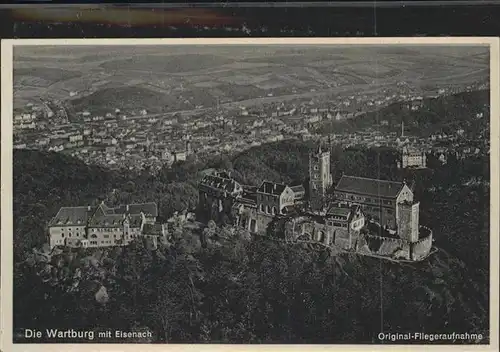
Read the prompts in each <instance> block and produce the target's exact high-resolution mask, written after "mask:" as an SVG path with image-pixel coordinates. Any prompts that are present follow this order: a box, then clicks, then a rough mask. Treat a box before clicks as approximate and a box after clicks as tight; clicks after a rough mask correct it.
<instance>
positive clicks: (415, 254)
mask: <svg viewBox="0 0 500 352" xmlns="http://www.w3.org/2000/svg"><path fill="white" fill-rule="evenodd" d="M422 228H424V229H426V230H428V231H429V235H428V236H427V237H424V238H422V239H420V240H419V241H417V242H415V243H411V259H412V260H420V259H423V258H425V257H426V256H427V255H428V254H429V253H430V251H431V249H432V231H430V230H429V229H428V228H426V227H424V226H422Z"/></svg>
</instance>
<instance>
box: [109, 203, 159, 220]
mask: <svg viewBox="0 0 500 352" xmlns="http://www.w3.org/2000/svg"><path fill="white" fill-rule="evenodd" d="M114 211H115V213H116V214H140V213H141V212H142V213H144V215H146V216H155V217H156V216H158V206H157V205H156V203H154V202H150V203H140V204H129V205H120V206H119V207H118V208H115V209H114Z"/></svg>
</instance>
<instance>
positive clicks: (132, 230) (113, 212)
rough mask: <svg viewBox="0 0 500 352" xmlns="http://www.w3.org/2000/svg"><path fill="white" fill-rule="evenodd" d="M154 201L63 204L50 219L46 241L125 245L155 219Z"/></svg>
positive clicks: (80, 245)
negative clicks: (118, 204)
mask: <svg viewBox="0 0 500 352" xmlns="http://www.w3.org/2000/svg"><path fill="white" fill-rule="evenodd" d="M157 216H158V208H157V205H156V203H142V204H128V205H121V206H119V207H116V208H110V207H108V206H107V205H106V204H105V203H104V202H102V203H101V204H99V205H98V206H77V207H62V208H61V209H60V210H59V211H58V213H57V214H56V216H54V218H52V220H51V221H50V222H49V226H48V227H49V245H50V247H51V248H53V247H55V246H68V247H73V248H91V247H112V246H126V245H128V244H129V243H130V242H132V241H133V240H135V239H136V238H138V237H140V236H142V235H143V231H144V229H145V226H146V225H147V226H146V227H148V226H158V225H159V226H160V227H161V228H162V231H163V232H162V235H164V236H166V235H167V232H166V231H167V228H166V226H163V225H162V224H157V223H156V218H157Z"/></svg>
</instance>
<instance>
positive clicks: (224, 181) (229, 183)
mask: <svg viewBox="0 0 500 352" xmlns="http://www.w3.org/2000/svg"><path fill="white" fill-rule="evenodd" d="M200 185H201V186H206V187H210V188H215V189H218V190H222V191H227V192H234V191H235V190H236V188H237V186H238V185H239V183H238V182H236V181H235V180H233V179H230V178H224V177H220V176H214V175H206V176H205V177H203V179H202V180H201V182H200Z"/></svg>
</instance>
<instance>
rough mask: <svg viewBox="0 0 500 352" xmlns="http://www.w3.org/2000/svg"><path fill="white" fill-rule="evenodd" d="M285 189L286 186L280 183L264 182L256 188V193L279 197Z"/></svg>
mask: <svg viewBox="0 0 500 352" xmlns="http://www.w3.org/2000/svg"><path fill="white" fill-rule="evenodd" d="M286 187H287V186H286V185H284V184H282V183H274V182H269V181H264V182H262V184H261V185H260V187H259V188H258V190H257V192H259V193H264V194H272V195H275V196H279V195H281V194H282V193H283V191H284V190H285V188H286Z"/></svg>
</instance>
